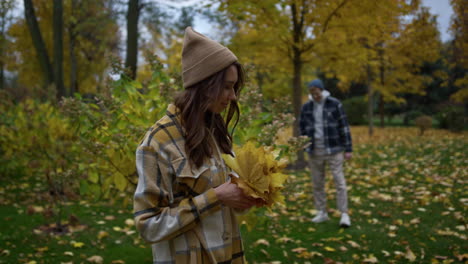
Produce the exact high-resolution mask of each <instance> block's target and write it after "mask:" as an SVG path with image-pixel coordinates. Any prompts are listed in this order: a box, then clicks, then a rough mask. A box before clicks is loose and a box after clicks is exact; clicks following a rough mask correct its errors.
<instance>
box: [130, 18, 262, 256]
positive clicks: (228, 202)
mask: <svg viewBox="0 0 468 264" xmlns="http://www.w3.org/2000/svg"><path fill="white" fill-rule="evenodd" d="M182 70H183V73H182V77H183V82H184V88H185V90H184V91H183V92H182V93H181V94H180V95H178V96H177V97H176V99H175V102H174V104H171V105H169V107H168V109H167V114H166V115H165V116H164V117H163V118H162V119H160V120H159V121H157V122H156V124H155V125H153V127H152V128H151V129H150V130H149V131H148V132H147V134H146V135H145V138H144V139H143V141H142V143H141V144H140V146H139V147H138V149H137V152H136V165H137V171H138V175H139V180H138V186H137V189H136V191H135V196H134V212H135V220H136V225H137V229H138V230H139V232H140V234H141V235H142V237H143V238H144V239H145V240H146V241H148V242H150V243H152V250H153V263H244V257H243V249H242V242H241V238H240V233H239V227H238V223H237V220H236V216H235V213H234V211H235V210H246V209H248V208H250V207H252V206H253V205H256V201H255V200H254V199H253V198H250V197H248V196H246V195H244V193H243V192H242V190H241V189H239V188H238V187H237V185H235V184H233V183H231V182H230V181H229V179H230V176H229V174H228V170H227V168H226V166H225V165H224V162H223V159H222V157H221V154H223V153H224V154H231V146H232V135H231V134H230V133H229V132H228V124H229V123H230V122H231V121H233V118H234V117H235V123H237V120H238V118H239V108H238V106H237V102H236V97H237V96H238V94H239V91H240V89H241V87H242V85H243V82H244V75H243V71H242V68H241V66H240V64H239V63H238V62H237V58H236V56H235V55H234V54H233V53H232V52H231V51H230V50H229V49H227V48H226V47H224V46H222V45H220V44H219V43H217V42H215V41H213V40H211V39H209V38H207V37H205V36H203V35H201V34H199V33H197V32H195V31H193V30H192V28H190V27H188V28H187V29H186V30H185V37H184V47H183V51H182ZM223 111H224V113H225V119H223V117H222V115H221V113H222V112H223Z"/></svg>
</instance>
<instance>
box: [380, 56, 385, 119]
mask: <svg viewBox="0 0 468 264" xmlns="http://www.w3.org/2000/svg"><path fill="white" fill-rule="evenodd" d="M383 52H384V51H383V49H380V50H379V59H380V85H381V87H385V64H384V63H385V62H384V56H383ZM379 115H380V127H382V128H383V127H385V115H384V98H383V94H382V93H380V96H379Z"/></svg>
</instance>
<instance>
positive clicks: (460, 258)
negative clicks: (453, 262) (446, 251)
mask: <svg viewBox="0 0 468 264" xmlns="http://www.w3.org/2000/svg"><path fill="white" fill-rule="evenodd" d="M455 257H457V259H458V261H463V260H467V259H468V254H467V253H465V254H459V255H455Z"/></svg>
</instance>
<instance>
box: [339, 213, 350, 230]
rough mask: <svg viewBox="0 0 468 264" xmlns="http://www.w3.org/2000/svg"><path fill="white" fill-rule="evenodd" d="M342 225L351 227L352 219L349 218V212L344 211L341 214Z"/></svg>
mask: <svg viewBox="0 0 468 264" xmlns="http://www.w3.org/2000/svg"><path fill="white" fill-rule="evenodd" d="M340 226H341V227H350V226H351V219H349V215H348V214H347V213H342V214H341V219H340Z"/></svg>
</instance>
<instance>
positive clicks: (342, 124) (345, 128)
mask: <svg viewBox="0 0 468 264" xmlns="http://www.w3.org/2000/svg"><path fill="white" fill-rule="evenodd" d="M337 109H338V113H339V118H338V129H339V134H340V138H341V142H343V147H344V149H345V152H346V153H350V152H353V144H352V140H351V130H350V128H349V125H348V120H347V118H346V114H345V112H344V109H343V105H342V104H341V102H340V103H339V104H338V106H337Z"/></svg>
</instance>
